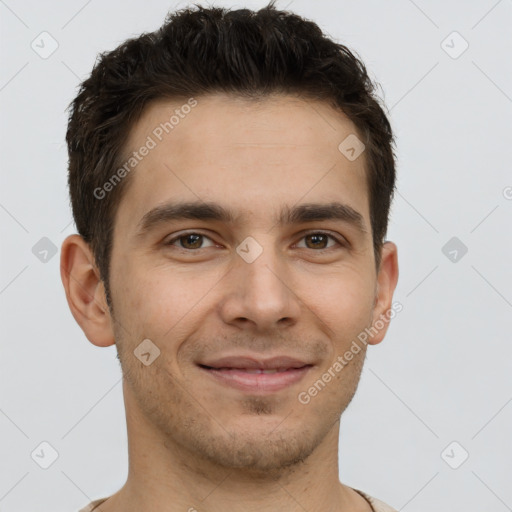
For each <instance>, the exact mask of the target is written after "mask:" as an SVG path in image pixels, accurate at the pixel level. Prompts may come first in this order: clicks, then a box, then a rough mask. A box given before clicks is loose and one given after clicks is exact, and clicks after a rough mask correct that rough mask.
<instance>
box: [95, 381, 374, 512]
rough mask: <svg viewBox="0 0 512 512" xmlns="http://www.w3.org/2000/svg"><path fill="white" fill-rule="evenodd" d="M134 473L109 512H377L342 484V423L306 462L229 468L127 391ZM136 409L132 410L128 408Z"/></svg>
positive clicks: (104, 510) (106, 510) (113, 499)
mask: <svg viewBox="0 0 512 512" xmlns="http://www.w3.org/2000/svg"><path fill="white" fill-rule="evenodd" d="M126 391H127V390H126V388H125V403H126V406H127V407H126V410H127V428H128V451H129V472H128V478H127V481H126V483H125V485H124V486H123V487H122V488H121V489H120V490H119V491H118V492H117V493H116V494H114V495H113V496H111V497H110V498H109V499H108V500H107V501H106V502H105V504H103V505H101V508H100V510H101V511H102V512H121V511H122V512H135V511H137V512H150V511H153V510H158V511H160V512H178V511H180V512H183V511H187V512H199V511H200V512H224V511H225V510H230V511H232V512H246V511H248V510H258V511H261V512H277V511H282V510H287V511H290V512H303V511H304V510H308V511H310V512H316V511H323V512H325V511H332V512H369V511H370V510H371V507H370V506H369V504H368V503H367V502H366V500H364V498H362V497H361V496H360V495H359V494H358V493H356V492H355V491H354V490H353V489H351V488H350V487H347V486H345V485H343V484H341V483H340V481H339V476H338V475H339V473H338V439H339V421H336V422H335V423H334V424H333V426H332V428H331V429H330V430H329V432H328V434H327V435H326V436H325V437H324V439H323V440H322V441H321V442H320V444H319V445H318V446H317V448H316V449H315V450H314V451H313V452H312V453H311V455H310V456H309V457H307V458H306V459H305V460H303V461H300V462H297V463H295V464H293V465H291V466H288V467H285V468H276V469H273V470H268V471H265V472H262V471H259V470H251V469H247V468H231V467H223V466H220V465H219V464H216V463H215V461H211V460H207V459H206V458H198V456H197V453H192V452H190V451H188V450H187V449H186V448H184V447H183V446H180V445H179V444H178V443H176V442H175V441H174V440H173V439H172V437H171V436H170V435H168V434H167V435H166V434H164V433H163V432H162V431H160V430H159V429H157V428H156V427H155V426H154V425H152V424H151V423H149V422H148V421H147V419H146V418H145V417H144V416H143V415H142V414H141V413H140V410H138V409H137V407H136V405H135V403H129V402H132V401H131V400H130V399H129V397H127V395H126ZM128 411H129V412H128Z"/></svg>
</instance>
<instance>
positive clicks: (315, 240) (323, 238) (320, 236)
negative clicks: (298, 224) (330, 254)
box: [301, 232, 343, 250]
mask: <svg viewBox="0 0 512 512" xmlns="http://www.w3.org/2000/svg"><path fill="white" fill-rule="evenodd" d="M329 238H330V239H331V240H334V241H335V242H336V243H337V244H338V245H343V244H341V242H339V241H338V240H337V239H336V238H334V237H333V236H332V235H330V234H328V233H323V232H319V233H308V234H306V235H304V236H303V237H302V239H301V240H306V248H307V249H320V250H323V249H330V248H331V247H332V246H330V247H327V246H326V245H325V244H326V243H328V239H329ZM308 241H309V242H310V244H311V245H313V247H309V246H308V245H307V244H308Z"/></svg>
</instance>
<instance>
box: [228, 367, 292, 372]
mask: <svg viewBox="0 0 512 512" xmlns="http://www.w3.org/2000/svg"><path fill="white" fill-rule="evenodd" d="M234 369H237V370H242V371H244V372H245V373H277V372H283V371H286V368H272V369H271V370H262V369H260V368H221V370H234Z"/></svg>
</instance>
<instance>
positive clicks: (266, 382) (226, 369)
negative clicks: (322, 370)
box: [197, 357, 314, 394]
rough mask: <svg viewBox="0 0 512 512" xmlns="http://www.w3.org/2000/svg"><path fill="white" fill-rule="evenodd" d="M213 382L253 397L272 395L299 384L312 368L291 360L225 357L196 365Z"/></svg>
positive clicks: (282, 358) (310, 365)
mask: <svg viewBox="0 0 512 512" xmlns="http://www.w3.org/2000/svg"><path fill="white" fill-rule="evenodd" d="M197 366H198V367H199V368H200V369H201V370H202V371H203V372H205V373H207V374H208V375H210V376H211V377H212V378H213V379H214V380H215V381H216V382H217V383H219V384H221V385H225V386H229V387H232V388H235V389H238V390H239V391H245V392H250V393H256V394H268V393H275V392H277V391H280V390H282V389H285V388H287V387H290V386H292V385H294V384H297V383H298V382H299V381H301V380H302V379H303V378H304V376H305V375H306V374H307V373H308V372H309V371H310V369H311V368H312V367H313V366H314V365H313V364H308V363H305V362H302V361H298V360H295V359H291V358H285V357H280V358H273V359H269V360H266V361H258V360H255V359H252V358H225V359H223V360H218V361H216V362H215V363H210V364H198V365H197Z"/></svg>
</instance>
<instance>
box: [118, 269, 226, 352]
mask: <svg viewBox="0 0 512 512" xmlns="http://www.w3.org/2000/svg"><path fill="white" fill-rule="evenodd" d="M126 268H127V271H126V272H125V273H124V275H125V276H126V278H123V279H120V280H118V283H119V288H118V290H119V291H118V297H119V299H120V302H121V307H120V315H121V316H120V320H121V322H122V321H123V319H124V321H125V322H126V323H127V324H129V325H131V326H132V327H133V329H132V331H133V332H138V334H139V335H141V336H143V337H147V338H149V339H154V340H155V343H157V342H158V340H161V341H162V342H163V340H168V339H169V338H170V337H172V338H175V339H181V337H185V336H187V335H188V334H189V332H188V331H189V330H190V328H191V325H195V324H197V322H198V320H197V316H198V315H199V314H200V312H201V311H202V308H203V307H204V304H205V303H206V299H207V296H208V292H209V291H210V290H211V289H212V288H213V287H214V286H215V283H216V282H217V281H218V276H217V277H215V278H214V277H212V278H211V279H210V277H209V278H208V279H206V278H199V277H198V276H197V275H194V274H193V273H192V272H190V271H188V272H183V271H181V272H180V271H179V270H177V269H175V268H171V266H170V265H168V266H164V265H162V266H157V267H153V268H151V269H147V268H144V267H143V266H140V267H139V268H135V265H131V266H127V267H126ZM194 272H196V274H197V271H194ZM219 285H220V283H219ZM202 299H205V300H202Z"/></svg>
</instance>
